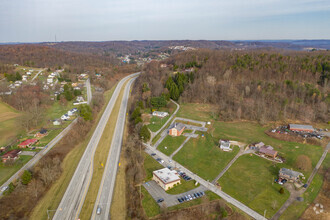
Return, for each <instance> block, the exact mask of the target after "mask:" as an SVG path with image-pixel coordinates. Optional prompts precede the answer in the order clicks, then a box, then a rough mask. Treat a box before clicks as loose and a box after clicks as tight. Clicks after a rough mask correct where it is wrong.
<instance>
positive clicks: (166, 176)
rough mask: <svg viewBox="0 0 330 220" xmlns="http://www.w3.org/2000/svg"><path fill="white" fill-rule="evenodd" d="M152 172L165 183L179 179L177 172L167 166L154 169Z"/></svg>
mask: <svg viewBox="0 0 330 220" xmlns="http://www.w3.org/2000/svg"><path fill="white" fill-rule="evenodd" d="M153 174H154V175H156V176H157V177H158V178H159V179H161V180H162V182H164V183H165V184H166V183H171V182H174V181H177V180H180V177H179V176H178V173H177V172H176V171H175V170H170V169H168V168H163V169H160V170H155V171H154V172H153Z"/></svg>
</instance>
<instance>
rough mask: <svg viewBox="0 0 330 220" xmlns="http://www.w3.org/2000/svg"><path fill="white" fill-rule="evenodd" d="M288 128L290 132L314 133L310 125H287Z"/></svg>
mask: <svg viewBox="0 0 330 220" xmlns="http://www.w3.org/2000/svg"><path fill="white" fill-rule="evenodd" d="M288 128H289V130H291V131H302V132H314V131H315V129H314V128H313V126H311V125H299V124H289V125H288Z"/></svg>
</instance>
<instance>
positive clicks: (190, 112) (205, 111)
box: [177, 103, 217, 121]
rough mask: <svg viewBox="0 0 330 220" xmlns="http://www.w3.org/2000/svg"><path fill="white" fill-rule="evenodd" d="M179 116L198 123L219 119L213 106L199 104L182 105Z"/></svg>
mask: <svg viewBox="0 0 330 220" xmlns="http://www.w3.org/2000/svg"><path fill="white" fill-rule="evenodd" d="M177 116H178V117H182V118H189V119H194V120H198V121H210V120H216V119H217V114H216V109H215V108H214V107H213V106H212V105H209V104H199V103H184V104H181V105H180V110H179V111H178V113H177Z"/></svg>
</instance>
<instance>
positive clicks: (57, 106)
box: [46, 101, 78, 120]
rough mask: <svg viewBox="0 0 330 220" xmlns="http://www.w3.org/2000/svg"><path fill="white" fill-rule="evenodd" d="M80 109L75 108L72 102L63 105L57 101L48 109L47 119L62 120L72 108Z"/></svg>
mask: <svg viewBox="0 0 330 220" xmlns="http://www.w3.org/2000/svg"><path fill="white" fill-rule="evenodd" d="M75 107H76V108H78V107H77V106H74V105H73V104H72V102H67V104H66V105H61V103H60V102H59V101H55V102H54V103H53V104H52V106H51V107H50V108H48V109H47V112H46V115H47V116H46V119H47V120H54V119H57V118H60V117H61V116H62V115H63V114H66V113H67V112H68V111H69V110H71V109H72V108H75Z"/></svg>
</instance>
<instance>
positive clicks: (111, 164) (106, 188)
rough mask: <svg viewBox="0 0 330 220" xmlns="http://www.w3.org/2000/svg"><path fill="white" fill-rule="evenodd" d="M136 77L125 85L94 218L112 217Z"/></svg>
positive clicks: (93, 219)
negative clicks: (126, 121) (132, 88)
mask: <svg viewBox="0 0 330 220" xmlns="http://www.w3.org/2000/svg"><path fill="white" fill-rule="evenodd" d="M135 79H136V77H135V78H132V79H131V80H130V81H129V82H128V84H127V85H126V87H125V91H124V95H123V99H122V102H121V105H120V110H119V114H118V118H117V123H116V129H115V133H114V135H113V138H112V142H111V147H110V152H109V154H108V158H107V163H106V165H105V170H104V173H103V176H102V181H101V184H100V188H99V191H98V194H97V198H96V201H95V205H94V210H93V213H92V217H91V219H92V220H95V219H99V220H104V219H109V218H110V216H109V214H110V207H111V201H112V197H113V193H114V188H115V183H116V175H117V170H118V163H119V157H120V152H121V147H122V140H123V134H124V127H125V119H126V110H127V102H128V98H129V94H130V88H131V85H132V83H133V82H134V80H135ZM98 207H100V208H101V209H102V211H101V214H99V215H97V214H96V210H97V208H98Z"/></svg>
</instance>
